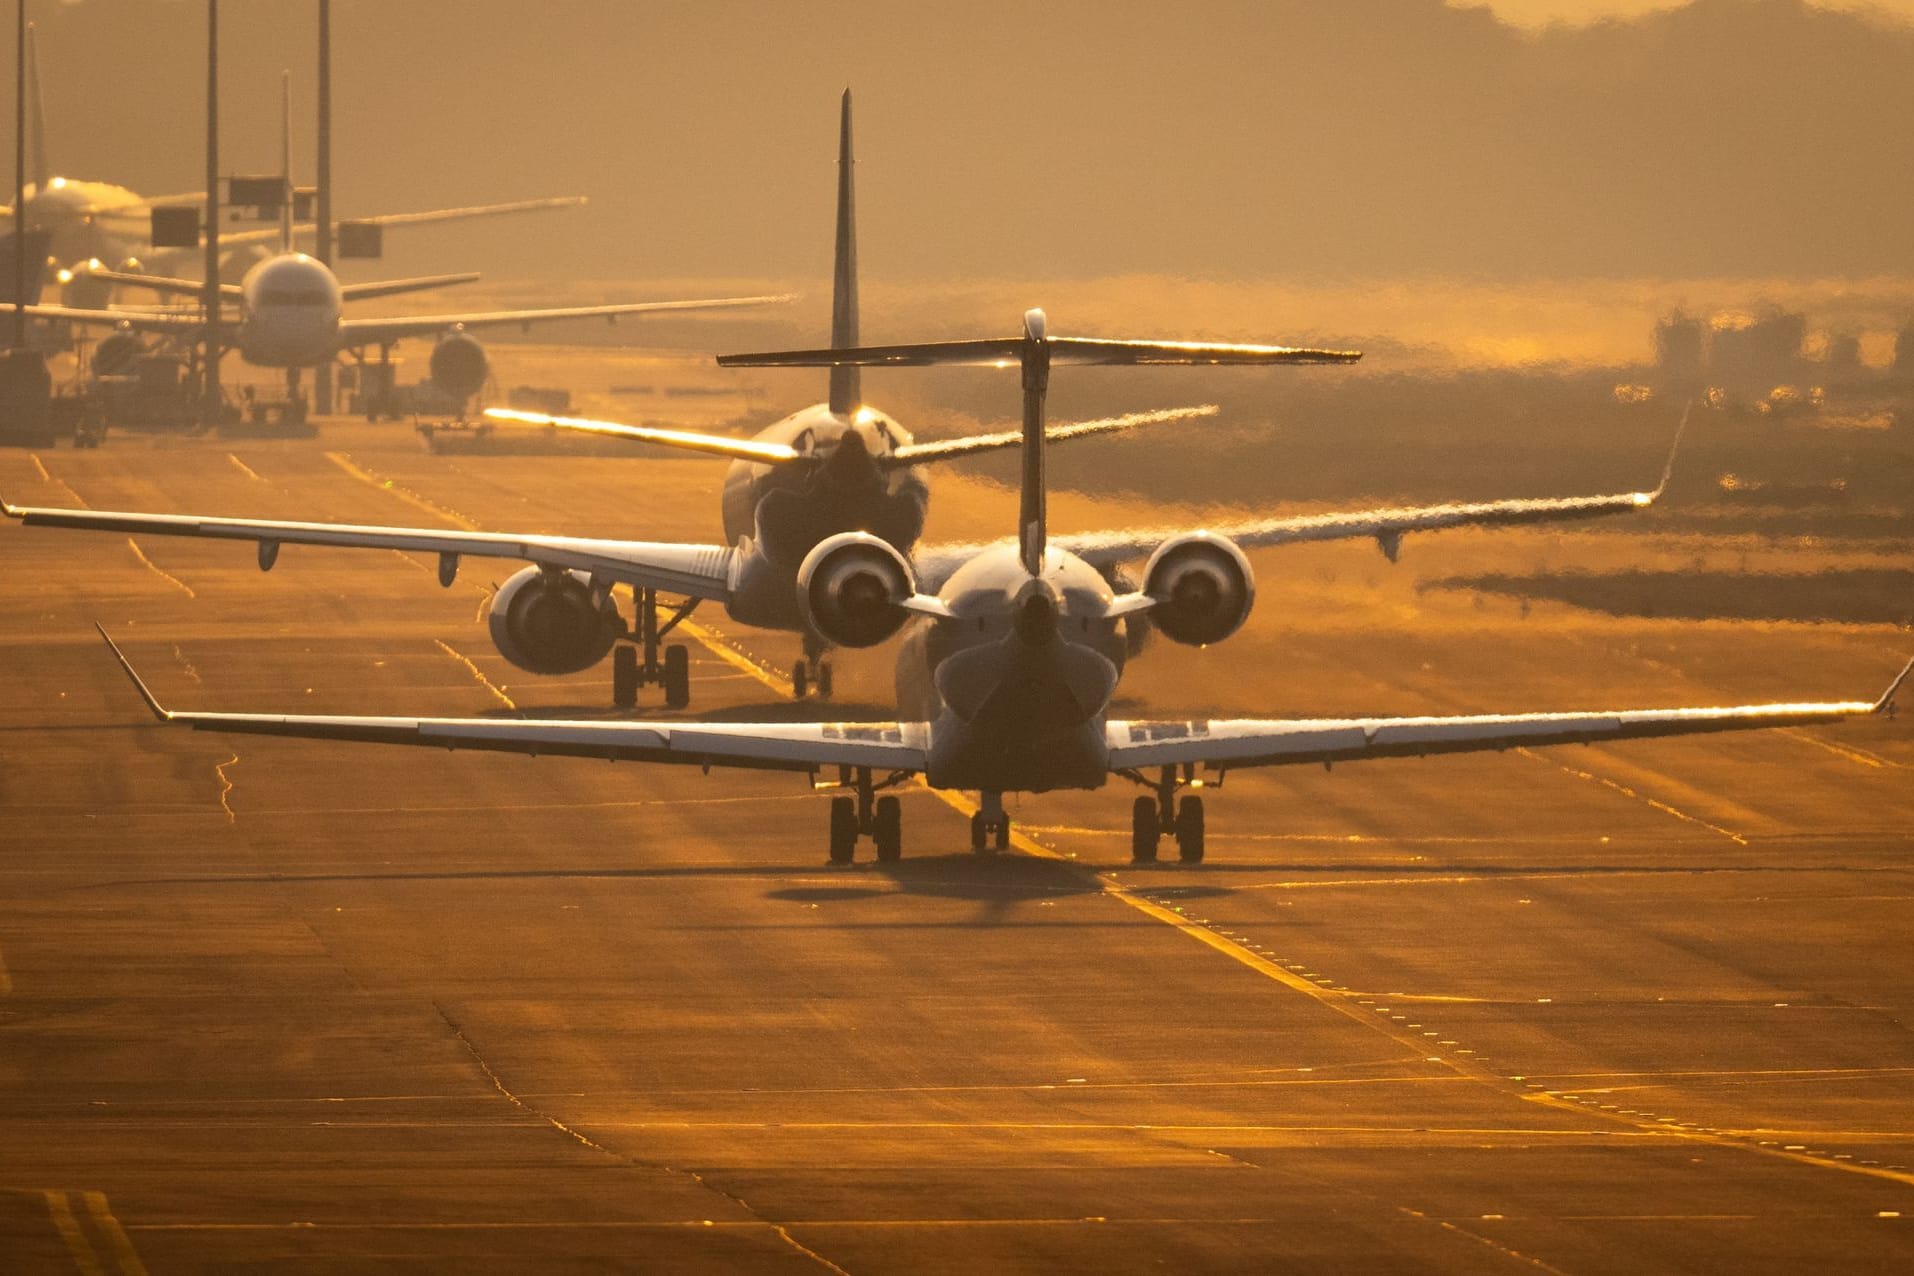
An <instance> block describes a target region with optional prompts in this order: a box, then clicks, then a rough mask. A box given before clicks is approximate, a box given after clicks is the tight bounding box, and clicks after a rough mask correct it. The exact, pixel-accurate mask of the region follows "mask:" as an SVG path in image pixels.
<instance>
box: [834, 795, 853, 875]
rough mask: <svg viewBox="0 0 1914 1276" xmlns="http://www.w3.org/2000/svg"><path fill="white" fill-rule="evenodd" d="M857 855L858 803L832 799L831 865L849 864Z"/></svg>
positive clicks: (851, 799)
mask: <svg viewBox="0 0 1914 1276" xmlns="http://www.w3.org/2000/svg"><path fill="white" fill-rule="evenodd" d="M856 854H857V802H856V800H855V799H853V798H848V797H834V798H832V799H831V863H833V864H848V863H850V862H851V860H852V858H853V857H854V856H856Z"/></svg>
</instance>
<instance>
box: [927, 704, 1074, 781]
mask: <svg viewBox="0 0 1914 1276" xmlns="http://www.w3.org/2000/svg"><path fill="white" fill-rule="evenodd" d="M930 739H931V743H930V760H929V766H928V768H927V769H926V771H925V778H926V779H927V780H929V781H930V783H931V785H932V786H934V787H936V788H940V789H971V790H976V791H981V792H994V793H1043V792H1046V791H1048V790H1050V789H1097V788H1102V787H1103V783H1104V781H1105V780H1106V779H1108V778H1109V758H1110V754H1109V747H1108V745H1107V743H1106V742H1105V740H1104V731H1103V722H1102V719H1101V718H1098V719H1096V720H1094V721H1091V722H1080V723H1076V724H1073V725H1070V726H1065V727H1061V728H1053V729H1050V730H1018V729H1016V728H1014V727H1013V728H1010V729H996V728H995V726H994V724H990V723H982V722H966V721H964V720H963V719H962V718H959V717H958V716H957V715H956V714H955V713H951V712H948V711H946V712H945V713H944V714H943V716H942V717H940V718H938V719H937V720H936V721H935V722H934V723H933V724H932V727H931V737H930Z"/></svg>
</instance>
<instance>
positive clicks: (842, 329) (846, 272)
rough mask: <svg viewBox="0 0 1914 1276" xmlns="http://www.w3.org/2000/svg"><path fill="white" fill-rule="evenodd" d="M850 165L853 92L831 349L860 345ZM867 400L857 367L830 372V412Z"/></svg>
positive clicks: (844, 149) (844, 151)
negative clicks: (858, 339) (858, 340)
mask: <svg viewBox="0 0 1914 1276" xmlns="http://www.w3.org/2000/svg"><path fill="white" fill-rule="evenodd" d="M851 168H852V162H851V91H850V90H849V89H845V90H844V106H843V117H842V119H841V121H840V123H839V125H838V135H837V254H836V258H835V263H834V265H833V267H832V271H831V346H832V348H833V349H840V350H842V349H847V348H849V347H852V346H855V345H856V344H857V201H856V183H855V181H854V180H853V177H852V171H851ZM863 400H864V388H863V385H862V383H861V382H860V380H859V377H858V370H857V368H856V367H855V366H852V365H844V366H841V367H834V368H832V369H831V411H833V412H835V413H837V414H838V415H839V416H849V415H850V414H851V413H853V412H855V411H857V409H858V408H859V407H860V406H861V405H862V403H863Z"/></svg>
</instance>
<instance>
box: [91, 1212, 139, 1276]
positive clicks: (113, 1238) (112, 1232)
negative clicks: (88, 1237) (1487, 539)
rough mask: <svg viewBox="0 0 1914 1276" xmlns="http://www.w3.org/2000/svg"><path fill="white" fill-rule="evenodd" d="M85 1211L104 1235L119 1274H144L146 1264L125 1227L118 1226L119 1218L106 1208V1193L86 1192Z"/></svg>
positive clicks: (135, 1275)
mask: <svg viewBox="0 0 1914 1276" xmlns="http://www.w3.org/2000/svg"><path fill="white" fill-rule="evenodd" d="M86 1212H87V1213H89V1214H91V1215H92V1216H93V1225H94V1226H95V1227H96V1228H98V1229H99V1231H100V1234H101V1235H102V1236H104V1237H106V1243H107V1245H108V1246H109V1247H111V1249H112V1250H113V1258H114V1260H115V1261H116V1262H118V1263H119V1265H120V1272H121V1276H146V1264H145V1263H142V1262H141V1261H140V1256H139V1252H138V1251H137V1250H135V1249H134V1248H133V1242H132V1241H131V1240H129V1239H128V1238H127V1235H126V1229H125V1228H123V1227H121V1226H120V1220H119V1219H117V1218H114V1217H113V1211H112V1210H111V1209H109V1208H107V1204H106V1193H105V1192H88V1193H87V1194H86Z"/></svg>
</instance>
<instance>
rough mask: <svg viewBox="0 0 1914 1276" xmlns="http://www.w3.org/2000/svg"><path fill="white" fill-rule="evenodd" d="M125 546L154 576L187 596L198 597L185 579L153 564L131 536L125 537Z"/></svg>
mask: <svg viewBox="0 0 1914 1276" xmlns="http://www.w3.org/2000/svg"><path fill="white" fill-rule="evenodd" d="M126 547H127V548H128V549H130V550H132V551H133V557H135V558H137V559H139V560H140V564H141V565H142V566H143V567H145V568H146V570H147V571H149V572H152V573H153V574H154V575H155V576H158V577H159V578H160V579H161V580H163V581H165V582H166V583H167V584H169V585H171V586H172V587H173V588H175V589H177V590H179V591H181V592H182V593H184V594H185V595H186V596H187V597H188V598H197V597H199V595H198V594H196V593H194V592H193V587H192V586H191V585H188V584H187V583H186V582H185V581H183V580H181V579H180V578H179V577H177V576H175V575H173V574H172V573H171V572H168V571H166V570H164V569H163V568H160V567H157V566H155V565H154V563H153V560H152V559H150V558H148V557H147V556H146V551H145V550H143V549H141V548H140V545H139V542H138V541H136V540H134V539H133V538H132V537H131V536H129V537H127V538H126Z"/></svg>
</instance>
